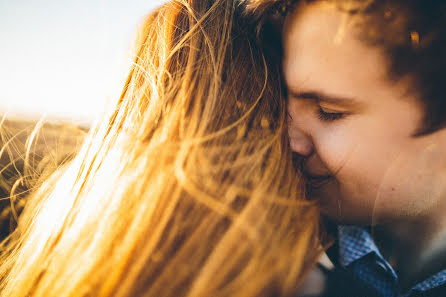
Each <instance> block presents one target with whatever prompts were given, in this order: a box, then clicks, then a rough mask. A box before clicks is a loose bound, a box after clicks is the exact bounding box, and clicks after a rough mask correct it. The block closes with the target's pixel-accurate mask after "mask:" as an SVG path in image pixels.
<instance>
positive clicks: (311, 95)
mask: <svg viewBox="0 0 446 297" xmlns="http://www.w3.org/2000/svg"><path fill="white" fill-rule="evenodd" d="M288 94H289V95H291V96H292V97H293V98H299V99H308V100H314V101H317V102H320V101H322V102H327V103H333V104H339V105H349V106H356V105H360V103H359V102H358V100H354V99H353V98H348V97H340V96H333V95H328V94H325V93H323V92H319V91H303V92H295V91H293V90H290V89H288Z"/></svg>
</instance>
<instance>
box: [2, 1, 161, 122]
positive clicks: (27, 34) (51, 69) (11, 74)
mask: <svg viewBox="0 0 446 297" xmlns="http://www.w3.org/2000/svg"><path fill="white" fill-rule="evenodd" d="M162 2H163V0H71V1H70V0H0V45H1V46H0V113H1V114H4V113H5V112H7V113H8V119H11V118H15V119H19V120H24V119H29V120H35V119H38V118H40V117H41V116H42V115H45V116H46V118H47V119H56V120H57V119H59V120H70V121H72V122H74V123H76V124H81V125H86V126H88V124H89V123H90V122H91V121H92V120H93V119H95V118H96V117H97V116H98V115H100V114H101V112H102V110H103V107H104V104H106V101H107V99H110V98H111V97H112V96H117V95H118V94H119V91H120V88H122V86H123V80H124V78H125V76H126V74H127V71H128V69H129V63H130V61H129V50H130V48H131V43H132V39H133V37H134V36H135V30H136V28H137V26H138V24H139V23H140V22H141V20H142V18H143V17H144V16H145V15H146V14H147V13H148V12H149V11H150V10H151V9H153V8H154V7H156V6H158V5H160V4H161V3H162Z"/></svg>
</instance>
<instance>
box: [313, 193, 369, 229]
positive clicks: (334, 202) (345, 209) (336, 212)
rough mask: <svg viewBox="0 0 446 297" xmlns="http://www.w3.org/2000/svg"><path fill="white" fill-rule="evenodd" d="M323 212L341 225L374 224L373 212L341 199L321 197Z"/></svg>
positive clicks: (324, 215)
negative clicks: (347, 203)
mask: <svg viewBox="0 0 446 297" xmlns="http://www.w3.org/2000/svg"><path fill="white" fill-rule="evenodd" d="M319 205H320V207H321V214H322V215H323V217H326V218H328V219H329V220H330V221H332V222H335V223H337V224H340V225H358V226H369V225H371V224H372V215H371V212H370V213H368V212H366V211H365V209H364V208H358V207H355V206H353V205H352V206H350V205H346V203H342V201H340V199H336V198H334V199H323V198H321V199H319Z"/></svg>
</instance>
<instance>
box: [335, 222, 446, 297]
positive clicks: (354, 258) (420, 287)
mask: <svg viewBox="0 0 446 297" xmlns="http://www.w3.org/2000/svg"><path fill="white" fill-rule="evenodd" d="M338 239H339V264H340V265H341V266H342V267H344V268H345V269H347V270H350V271H351V272H353V273H354V274H355V275H356V276H357V277H358V278H359V279H361V280H362V281H363V282H364V283H365V284H366V285H368V286H370V287H372V288H374V289H375V290H377V291H378V292H379V293H380V294H381V295H382V296H383V297H410V296H411V295H412V294H413V293H415V292H417V291H418V292H420V291H427V290H430V289H433V288H436V287H438V286H441V285H443V284H445V283H446V269H445V270H442V271H440V272H439V273H437V274H435V275H433V276H431V277H429V278H428V279H426V280H424V281H422V282H421V283H418V284H416V285H415V286H414V287H412V288H411V289H410V290H409V291H408V292H401V289H400V287H399V281H398V276H397V275H396V273H395V270H394V269H393V268H392V267H391V266H390V265H389V263H388V262H387V261H386V260H385V259H384V257H383V256H382V255H381V253H380V252H379V250H378V247H377V246H376V244H375V242H374V241H373V239H372V236H371V235H370V234H369V233H368V232H367V230H366V229H363V228H360V227H355V226H340V227H338Z"/></svg>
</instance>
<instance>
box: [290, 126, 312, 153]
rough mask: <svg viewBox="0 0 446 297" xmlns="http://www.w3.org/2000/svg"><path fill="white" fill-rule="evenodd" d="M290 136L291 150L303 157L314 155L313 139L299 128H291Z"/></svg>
mask: <svg viewBox="0 0 446 297" xmlns="http://www.w3.org/2000/svg"><path fill="white" fill-rule="evenodd" d="M288 135H289V138H290V146H291V150H292V151H293V152H295V153H298V154H299V155H301V156H303V157H309V156H311V154H313V151H314V145H313V141H312V139H311V137H310V136H309V135H307V134H306V133H305V132H304V131H302V130H300V129H299V128H297V127H292V126H291V127H289V128H288Z"/></svg>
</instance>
